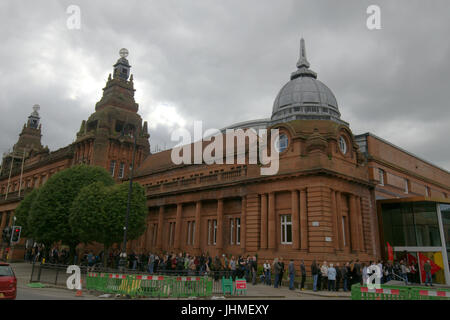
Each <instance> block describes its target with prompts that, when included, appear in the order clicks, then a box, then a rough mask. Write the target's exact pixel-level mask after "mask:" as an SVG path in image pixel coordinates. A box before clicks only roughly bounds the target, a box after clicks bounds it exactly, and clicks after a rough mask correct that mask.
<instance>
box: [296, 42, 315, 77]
mask: <svg viewBox="0 0 450 320" xmlns="http://www.w3.org/2000/svg"><path fill="white" fill-rule="evenodd" d="M297 68H298V70H297V71H295V72H293V73H292V74H291V80H292V79H295V78H298V77H313V78H315V79H316V78H317V73H315V72H314V71H312V70H309V62H308V60H307V59H306V47H305V39H303V37H302V38H301V39H300V57H299V58H298V61H297Z"/></svg>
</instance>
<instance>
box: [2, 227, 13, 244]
mask: <svg viewBox="0 0 450 320" xmlns="http://www.w3.org/2000/svg"><path fill="white" fill-rule="evenodd" d="M10 239H11V227H6V228H4V229H3V231H2V240H3V241H4V242H8V243H9V240H10Z"/></svg>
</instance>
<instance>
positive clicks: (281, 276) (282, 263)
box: [278, 257, 284, 287]
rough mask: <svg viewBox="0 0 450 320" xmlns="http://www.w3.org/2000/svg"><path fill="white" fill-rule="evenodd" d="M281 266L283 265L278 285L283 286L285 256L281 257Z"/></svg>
mask: <svg viewBox="0 0 450 320" xmlns="http://www.w3.org/2000/svg"><path fill="white" fill-rule="evenodd" d="M279 263H280V266H281V270H280V280H279V282H278V285H279V286H280V287H281V284H282V281H283V274H284V262H283V257H280V262H279Z"/></svg>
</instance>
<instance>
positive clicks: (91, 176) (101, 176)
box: [29, 165, 114, 252]
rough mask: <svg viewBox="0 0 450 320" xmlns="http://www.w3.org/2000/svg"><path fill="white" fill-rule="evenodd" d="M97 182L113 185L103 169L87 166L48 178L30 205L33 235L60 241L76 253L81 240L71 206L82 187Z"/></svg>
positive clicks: (77, 167)
mask: <svg viewBox="0 0 450 320" xmlns="http://www.w3.org/2000/svg"><path fill="white" fill-rule="evenodd" d="M94 182H102V183H103V184H104V185H113V184H114V180H113V178H112V177H111V175H110V174H109V173H108V172H107V171H106V170H105V169H104V168H101V167H96V166H87V165H77V166H74V167H71V168H69V169H66V170H63V171H61V172H58V173H56V174H54V175H53V176H52V177H51V178H50V179H48V181H47V183H45V184H44V185H43V186H42V187H41V188H40V189H39V192H38V195H37V197H36V199H35V201H34V202H33V204H32V207H31V214H30V217H29V218H30V219H29V223H30V224H32V225H33V228H32V236H33V238H34V239H35V240H36V241H38V242H42V243H47V244H51V243H54V242H58V241H61V242H62V243H63V244H67V245H69V247H70V248H71V251H72V252H73V251H74V250H75V247H76V246H77V245H78V244H79V243H80V237H79V235H78V234H76V233H74V232H73V230H72V228H71V226H70V224H69V214H70V209H71V207H72V204H73V201H74V200H75V198H76V197H77V196H78V193H79V192H80V191H81V189H82V188H83V187H85V186H88V185H90V184H92V183H94Z"/></svg>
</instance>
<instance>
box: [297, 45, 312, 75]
mask: <svg viewBox="0 0 450 320" xmlns="http://www.w3.org/2000/svg"><path fill="white" fill-rule="evenodd" d="M301 67H306V68H309V62H308V60H307V59H306V48H305V39H303V38H301V40H300V58H299V59H298V61H297V68H301Z"/></svg>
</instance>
